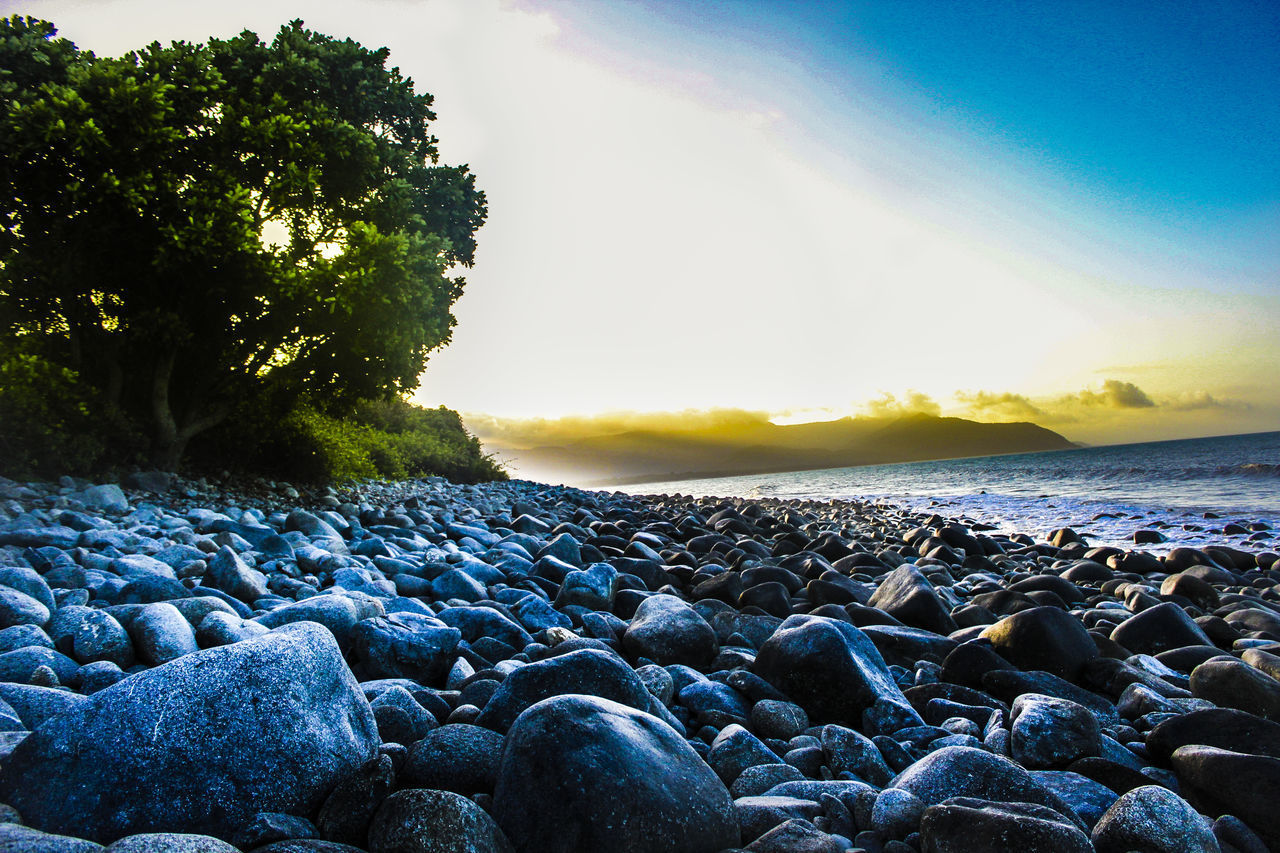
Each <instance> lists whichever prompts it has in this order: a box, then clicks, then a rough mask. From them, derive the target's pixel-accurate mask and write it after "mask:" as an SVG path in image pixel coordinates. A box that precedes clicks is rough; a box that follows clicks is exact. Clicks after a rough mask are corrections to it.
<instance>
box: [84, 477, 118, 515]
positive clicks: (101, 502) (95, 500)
mask: <svg viewBox="0 0 1280 853" xmlns="http://www.w3.org/2000/svg"><path fill="white" fill-rule="evenodd" d="M80 500H82V501H83V502H84V505H85V506H87V507H89V508H90V509H98V510H102V511H103V512H107V513H114V514H115V515H124V514H125V513H126V512H128V511H129V500H128V498H126V497H125V496H124V491H123V490H122V489H121V488H120V487H119V486H117V485H116V484H115V483H107V484H105V485H101V486H90V487H89V488H87V489H85V490H84V491H83V492H81V493H80Z"/></svg>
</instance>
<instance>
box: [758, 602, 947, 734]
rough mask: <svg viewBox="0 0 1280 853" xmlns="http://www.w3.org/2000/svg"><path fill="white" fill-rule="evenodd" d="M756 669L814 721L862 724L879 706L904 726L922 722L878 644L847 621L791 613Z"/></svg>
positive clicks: (763, 648)
mask: <svg viewBox="0 0 1280 853" xmlns="http://www.w3.org/2000/svg"><path fill="white" fill-rule="evenodd" d="M753 669H754V671H755V673H756V675H759V676H761V677H762V678H764V679H765V680H766V681H768V682H769V683H771V684H772V685H773V686H775V687H777V688H778V689H779V690H781V691H782V692H783V693H785V694H786V695H787V696H788V697H789V698H790V699H792V700H794V701H795V702H796V703H797V704H799V705H800V706H801V707H802V708H804V710H805V712H806V713H808V715H809V719H810V720H811V721H813V722H815V723H837V724H839V725H843V726H848V727H850V728H854V729H862V727H863V720H862V715H863V712H864V711H866V710H868V709H870V708H873V707H875V706H877V705H879V706H880V707H882V708H889V709H892V710H893V711H895V712H897V714H898V720H899V721H900V722H901V724H902V725H904V726H908V725H922V724H923V721H922V720H921V719H920V716H919V715H918V714H917V713H916V712H915V711H914V710H913V709H912V707H911V704H910V703H909V702H908V701H907V699H906V697H905V696H903V695H902V691H901V690H900V689H899V688H898V685H897V683H896V682H895V681H894V680H893V676H891V675H890V674H889V669H888V667H886V666H885V663H884V658H882V657H881V656H880V652H879V651H877V650H876V647H875V645H874V644H872V642H871V641H870V640H869V639H867V637H866V635H865V634H863V633H862V632H861V631H859V630H858V629H857V628H855V627H854V626H853V625H850V624H849V623H847V622H841V621H839V620H836V619H829V618H827V617H824V616H804V615H796V616H791V617H788V618H787V620H786V621H784V622H783V623H782V624H781V625H780V626H779V627H778V630H776V631H775V632H774V633H773V635H772V636H770V637H769V639H768V640H767V641H765V643H764V644H763V645H762V646H761V647H760V651H759V653H758V654H757V655H756V660H755V665H754V667H753Z"/></svg>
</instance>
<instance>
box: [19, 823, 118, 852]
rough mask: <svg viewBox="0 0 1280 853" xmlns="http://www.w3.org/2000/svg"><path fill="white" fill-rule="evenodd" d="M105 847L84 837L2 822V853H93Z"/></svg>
mask: <svg viewBox="0 0 1280 853" xmlns="http://www.w3.org/2000/svg"><path fill="white" fill-rule="evenodd" d="M105 849H106V848H105V847H103V846H102V845H101V844H95V843H93V842H92V841H85V840H84V839H83V838H71V837H69V836H66V835H52V834H49V833H45V832H40V831H39V830H36V829H30V828H28V827H25V826H20V825H18V824H16V823H0V853H93V851H95V850H105Z"/></svg>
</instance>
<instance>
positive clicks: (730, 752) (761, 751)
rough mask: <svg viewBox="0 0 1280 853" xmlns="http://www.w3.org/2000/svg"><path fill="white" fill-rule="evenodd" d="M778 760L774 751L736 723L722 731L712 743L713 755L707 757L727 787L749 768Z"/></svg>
mask: <svg viewBox="0 0 1280 853" xmlns="http://www.w3.org/2000/svg"><path fill="white" fill-rule="evenodd" d="M777 760H778V756H777V754H775V753H774V752H773V750H771V749H769V747H767V746H765V745H764V743H763V742H761V741H760V739H759V738H757V737H756V736H755V735H753V734H751V732H749V731H747V730H746V729H744V728H743V727H742V726H740V725H737V724H736V723H734V724H731V725H727V726H725V727H724V728H723V729H721V730H720V734H718V735H716V737H715V740H713V741H712V742H711V753H710V754H709V755H708V756H707V763H708V764H710V765H711V769H712V770H714V771H716V775H717V776H719V777H720V779H721V780H722V781H723V782H724V783H725V785H732V784H733V781H734V780H735V779H737V778H738V775H739V774H740V773H742V771H743V770H745V769H747V768H748V767H753V766H756V765H759V764H773V763H774V762H776V761H777Z"/></svg>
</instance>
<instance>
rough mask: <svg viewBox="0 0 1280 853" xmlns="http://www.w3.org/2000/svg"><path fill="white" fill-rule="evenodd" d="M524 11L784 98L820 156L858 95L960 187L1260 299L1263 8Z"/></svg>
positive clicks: (833, 142) (697, 6) (1062, 5)
mask: <svg viewBox="0 0 1280 853" xmlns="http://www.w3.org/2000/svg"><path fill="white" fill-rule="evenodd" d="M526 5H528V6H530V7H539V8H551V9H556V10H558V11H559V12H560V13H561V14H563V15H565V17H566V19H567V20H570V21H572V22H573V23H574V25H576V26H577V27H579V28H580V31H579V34H580V35H581V36H582V37H583V38H584V40H594V41H595V42H596V43H597V46H599V45H602V44H603V45H608V47H609V49H610V50H613V51H615V52H616V55H618V56H634V55H635V54H637V53H639V54H641V55H643V56H646V57H647V58H648V59H649V61H650V62H653V63H654V64H658V65H662V66H664V67H668V68H669V67H671V66H673V65H675V66H680V65H682V66H684V67H685V68H686V69H688V70H690V71H691V72H693V73H696V72H697V69H699V68H706V67H707V66H708V65H711V66H713V67H714V68H715V69H717V70H718V72H719V73H720V74H721V75H723V77H724V78H725V79H731V80H736V81H739V82H740V83H741V82H748V83H749V84H750V86H752V87H758V88H753V89H749V90H750V91H754V92H756V93H757V97H758V98H759V99H760V100H761V101H766V102H767V101H772V102H774V103H777V102H787V101H790V102H793V103H795V104H796V105H797V106H798V107H799V108H800V109H798V110H797V112H796V113H794V114H792V115H791V116H789V118H791V119H792V120H794V121H795V122H796V123H797V125H798V128H797V130H802V132H803V133H804V134H806V135H807V136H809V138H810V141H811V142H812V143H813V144H815V145H819V146H824V147H827V148H828V149H831V150H830V151H829V153H831V154H832V156H837V157H838V156H839V152H840V150H841V148H842V147H843V144H842V137H843V136H844V134H845V133H846V132H848V131H849V128H848V127H847V125H846V122H847V121H850V120H851V121H855V122H856V121H858V120H860V119H861V118H862V117H863V116H864V114H865V112H866V110H867V109H868V100H869V99H870V100H872V101H873V102H874V104H873V105H872V106H871V110H872V111H875V110H876V108H877V107H878V109H879V110H880V111H882V112H883V113H887V114H889V115H891V116H892V120H893V121H894V122H896V123H897V125H898V128H897V129H898V131H899V133H903V134H904V135H915V136H916V137H917V142H918V143H919V142H920V141H921V140H920V139H919V138H920V137H926V138H931V139H932V143H933V144H932V145H926V146H924V147H925V148H926V149H928V148H930V147H931V148H932V149H933V150H934V151H935V152H938V150H939V149H942V152H940V153H945V155H946V156H947V157H948V159H949V158H952V157H954V158H955V159H956V160H958V161H961V162H962V163H963V164H964V165H965V166H966V167H967V169H969V170H973V171H976V172H978V173H986V177H985V178H984V177H977V176H970V179H971V180H974V181H975V182H977V183H981V182H983V181H985V180H989V179H990V173H991V172H992V171H993V170H995V171H1000V172H1002V173H1006V174H1002V175H1001V177H1002V178H1004V179H1008V180H1013V181H1015V182H1019V183H1023V184H1025V183H1032V184H1034V185H1035V188H1036V191H1037V192H1039V193H1045V192H1051V193H1052V194H1053V195H1054V197H1055V198H1054V199H1053V201H1054V203H1055V204H1056V205H1058V207H1059V209H1060V213H1061V214H1062V215H1063V218H1064V219H1065V220H1067V221H1068V222H1069V223H1071V224H1072V225H1073V226H1074V227H1076V228H1080V229H1081V230H1082V231H1085V232H1086V233H1087V232H1095V233H1097V232H1102V231H1106V230H1108V229H1110V230H1111V231H1113V232H1114V230H1115V229H1116V228H1117V227H1120V228H1121V230H1123V231H1124V232H1125V233H1126V234H1131V235H1133V236H1136V237H1139V238H1141V239H1143V240H1144V242H1145V241H1148V240H1149V241H1154V242H1156V243H1158V244H1159V245H1161V246H1162V247H1167V246H1169V245H1171V244H1172V245H1178V246H1180V248H1181V249H1182V251H1184V252H1188V253H1191V254H1194V255H1195V256H1197V257H1198V258H1199V260H1200V261H1201V262H1202V263H1203V264H1204V265H1205V266H1206V267H1208V268H1211V269H1215V268H1216V269H1217V270H1222V271H1228V272H1235V273H1240V274H1241V276H1242V277H1244V278H1247V279H1250V281H1249V282H1248V283H1246V284H1245V286H1260V285H1261V286H1265V282H1260V281H1259V280H1260V279H1266V278H1268V277H1269V278H1271V279H1272V280H1273V283H1272V286H1273V287H1274V286H1277V285H1276V284H1275V283H1274V280H1275V279H1276V278H1277V277H1280V156H1278V155H1277V146H1276V141H1277V134H1278V133H1280V4H1276V3H1273V2H1251V0H1229V1H1228V2H1223V0H1217V2H1214V0H1201V1H1200V2H1188V0H1169V2H1158V3H1157V2H1155V0H1146V2H1131V3H1116V2H1106V0H1101V2H1100V0H1074V2H1069V3H1068V2H1057V3H1054V2H1050V3H1045V2H1017V0H983V2H942V0H930V2H925V0H876V2H868V0H861V1H860V2H859V0H853V1H852V2H850V0H845V2H825V0H824V1H823V2H814V0H808V2H781V3H779V2H772V3H770V2H699V0H662V2H640V0H626V1H625V2H617V3H609V4H600V3H582V2H573V1H572V0H552V2H530V3H528V4H526ZM691 46H692V47H693V48H694V49H693V50H690V47H691ZM955 178H956V176H955V174H954V172H953V173H952V174H951V175H950V179H951V180H953V181H954V180H955ZM1188 241H1190V245H1188Z"/></svg>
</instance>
